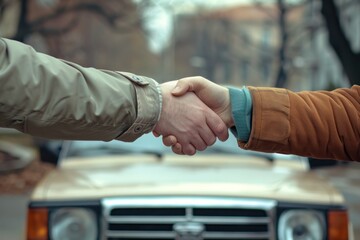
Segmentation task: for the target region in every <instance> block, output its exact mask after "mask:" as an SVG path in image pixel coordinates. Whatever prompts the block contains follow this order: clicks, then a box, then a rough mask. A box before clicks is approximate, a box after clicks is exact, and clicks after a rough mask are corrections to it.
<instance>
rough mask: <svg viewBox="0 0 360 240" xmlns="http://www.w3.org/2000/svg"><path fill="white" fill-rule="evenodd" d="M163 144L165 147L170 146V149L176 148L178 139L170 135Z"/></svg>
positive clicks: (164, 138)
mask: <svg viewBox="0 0 360 240" xmlns="http://www.w3.org/2000/svg"><path fill="white" fill-rule="evenodd" d="M163 143H164V145H165V146H168V147H170V146H174V145H175V144H176V143H177V139H176V137H175V136H173V135H169V136H166V137H163Z"/></svg>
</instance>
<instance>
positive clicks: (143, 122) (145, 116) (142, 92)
mask: <svg viewBox="0 0 360 240" xmlns="http://www.w3.org/2000/svg"><path fill="white" fill-rule="evenodd" d="M119 73H120V74H121V75H123V76H125V77H126V78H127V79H129V80H130V81H132V82H133V83H134V84H133V86H134V88H135V92H136V100H137V115H136V119H135V121H134V123H133V124H132V125H131V126H130V128H129V129H128V130H127V131H126V132H124V133H122V134H121V135H119V136H118V137H117V138H116V140H120V141H125V142H132V141H135V140H136V139H137V138H139V137H141V136H142V135H143V134H145V133H149V132H151V131H152V130H153V128H154V127H155V125H156V123H157V122H158V120H159V118H160V113H161V96H162V95H161V90H160V87H159V84H158V83H157V82H156V81H155V80H154V79H151V78H148V77H144V76H138V75H135V74H132V73H127V72H119Z"/></svg>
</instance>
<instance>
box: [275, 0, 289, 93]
mask: <svg viewBox="0 0 360 240" xmlns="http://www.w3.org/2000/svg"><path fill="white" fill-rule="evenodd" d="M277 4H278V9H279V32H280V46H279V52H278V58H279V70H278V75H277V78H276V83H275V87H284V86H285V84H286V81H287V72H286V61H287V59H286V48H287V41H288V34H287V29H286V28H287V27H286V8H285V3H284V0H277Z"/></svg>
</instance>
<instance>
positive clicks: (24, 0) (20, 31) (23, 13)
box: [13, 0, 28, 42]
mask: <svg viewBox="0 0 360 240" xmlns="http://www.w3.org/2000/svg"><path fill="white" fill-rule="evenodd" d="M27 12H28V0H21V1H20V17H19V23H18V26H17V30H16V33H15V36H14V37H13V39H14V40H17V41H20V42H24V41H25V38H26V36H27V34H28V22H27Z"/></svg>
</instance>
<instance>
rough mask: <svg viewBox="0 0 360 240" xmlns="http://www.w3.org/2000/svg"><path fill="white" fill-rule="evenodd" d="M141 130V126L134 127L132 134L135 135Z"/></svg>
mask: <svg viewBox="0 0 360 240" xmlns="http://www.w3.org/2000/svg"><path fill="white" fill-rule="evenodd" d="M141 129H142V127H141V126H136V127H135V129H134V132H135V133H138V132H140V131H141Z"/></svg>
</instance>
